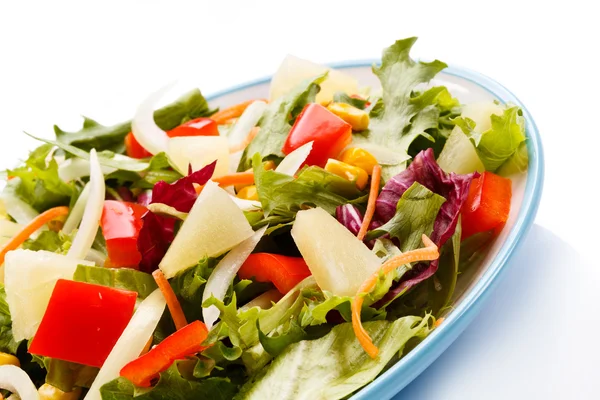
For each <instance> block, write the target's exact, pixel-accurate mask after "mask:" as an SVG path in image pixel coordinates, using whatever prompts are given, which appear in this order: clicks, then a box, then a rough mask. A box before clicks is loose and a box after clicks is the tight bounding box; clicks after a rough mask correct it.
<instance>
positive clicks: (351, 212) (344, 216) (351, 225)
mask: <svg viewBox="0 0 600 400" xmlns="http://www.w3.org/2000/svg"><path fill="white" fill-rule="evenodd" d="M335 217H336V218H337V220H338V221H339V222H340V223H341V224H342V225H344V226H345V227H346V228H347V229H348V230H349V231H350V232H352V233H353V234H354V236H356V235H358V232H360V227H361V225H362V221H363V218H364V217H363V214H362V213H361V212H360V210H359V209H358V208H357V207H356V206H355V205H353V204H344V205H341V206H338V207H337V208H336V209H335ZM381 225H382V223H381V222H379V221H376V220H372V221H371V223H370V224H369V230H373V229H377V228H379V227H380V226H381ZM386 236H387V235H386ZM364 242H365V244H366V245H367V246H368V247H369V248H373V245H374V244H375V240H365V241H364Z"/></svg>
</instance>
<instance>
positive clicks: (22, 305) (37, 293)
mask: <svg viewBox="0 0 600 400" xmlns="http://www.w3.org/2000/svg"><path fill="white" fill-rule="evenodd" d="M77 265H87V266H93V265H94V263H92V262H89V261H85V260H78V259H73V258H67V257H66V256H63V255H60V254H56V253H51V252H49V251H43V250H42V251H31V250H14V251H10V252H8V253H7V254H6V261H5V263H4V267H5V272H4V274H5V275H4V285H5V290H6V302H7V303H8V307H9V309H10V314H11V316H12V330H13V336H14V338H15V340H16V341H21V340H23V339H31V338H32V337H33V335H35V332H36V331H37V329H38V326H39V325H40V322H41V321H42V317H43V316H44V313H45V312H46V307H47V306H48V301H49V300H50V296H51V295H52V290H53V289H54V285H55V284H56V281H57V280H58V279H72V278H73V273H74V272H75V270H76V269H77Z"/></svg>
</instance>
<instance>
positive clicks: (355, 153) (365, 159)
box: [340, 147, 377, 175]
mask: <svg viewBox="0 0 600 400" xmlns="http://www.w3.org/2000/svg"><path fill="white" fill-rule="evenodd" d="M340 161H342V162H345V163H346V164H350V165H354V166H355V167H359V168H362V169H364V170H365V171H367V174H369V175H372V174H373V168H374V167H375V166H376V165H377V160H376V159H375V157H373V155H372V154H371V153H369V152H368V151H366V150H364V149H361V148H360V147H352V148H351V149H348V150H346V151H344V152H343V153H342V156H341V157H340Z"/></svg>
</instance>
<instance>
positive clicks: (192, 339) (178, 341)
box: [120, 321, 208, 387]
mask: <svg viewBox="0 0 600 400" xmlns="http://www.w3.org/2000/svg"><path fill="white" fill-rule="evenodd" d="M207 337H208V329H206V325H204V323H202V322H200V321H194V322H192V323H190V324H188V325H186V326H184V327H183V328H181V329H179V330H178V331H177V332H175V333H173V334H172V335H170V336H169V337H167V338H166V339H165V340H163V341H162V342H160V343H159V344H158V345H157V346H156V347H154V348H153V349H151V350H150V351H149V352H148V353H146V354H144V355H143V356H141V357H140V358H138V359H135V360H133V361H131V362H130V363H129V364H127V365H125V366H124V367H123V369H121V373H120V375H121V376H122V377H125V378H127V379H129V380H130V381H131V382H133V383H134V384H136V385H137V386H142V387H149V386H150V384H151V381H152V379H154V378H156V377H157V376H158V374H159V373H160V372H162V371H164V370H166V369H167V368H169V366H170V365H171V364H173V361H175V360H180V359H182V358H185V357H186V356H191V355H193V354H196V353H198V352H199V351H202V350H203V349H205V348H206V347H204V346H202V342H204V340H206V338H207Z"/></svg>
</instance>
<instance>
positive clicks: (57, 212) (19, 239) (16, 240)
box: [0, 207, 69, 265]
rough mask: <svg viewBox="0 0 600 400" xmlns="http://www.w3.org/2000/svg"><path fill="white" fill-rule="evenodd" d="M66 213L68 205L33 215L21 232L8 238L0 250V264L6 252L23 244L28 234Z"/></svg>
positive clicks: (2, 262)
mask: <svg viewBox="0 0 600 400" xmlns="http://www.w3.org/2000/svg"><path fill="white" fill-rule="evenodd" d="M68 214H69V207H54V208H51V209H49V210H47V211H44V212H43V213H41V214H40V215H38V216H37V217H35V218H34V219H33V220H32V221H31V222H30V223H29V224H27V225H25V227H24V228H23V230H22V231H21V232H19V233H17V234H16V235H15V236H14V237H13V238H12V239H10V240H9V241H8V243H6V245H5V246H4V248H2V250H0V265H2V264H4V257H6V253H8V252H9V251H11V250H15V249H17V248H18V247H19V246H20V245H22V244H23V242H25V241H26V240H27V239H29V236H31V235H32V234H33V233H34V232H35V231H37V230H38V229H40V228H41V227H42V226H44V225H46V224H47V223H49V222H51V221H52V220H54V219H56V218H60V217H65V216H66V215H68Z"/></svg>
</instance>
